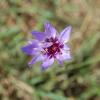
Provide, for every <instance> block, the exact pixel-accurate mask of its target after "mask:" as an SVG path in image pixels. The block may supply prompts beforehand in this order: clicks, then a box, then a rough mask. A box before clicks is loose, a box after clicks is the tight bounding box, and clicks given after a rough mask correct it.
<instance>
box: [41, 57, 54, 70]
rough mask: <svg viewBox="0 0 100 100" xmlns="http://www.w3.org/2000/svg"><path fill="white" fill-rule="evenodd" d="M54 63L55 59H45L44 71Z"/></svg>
mask: <svg viewBox="0 0 100 100" xmlns="http://www.w3.org/2000/svg"><path fill="white" fill-rule="evenodd" d="M53 63H54V58H51V59H49V58H47V59H45V61H43V63H42V69H47V68H48V67H50V66H51V65H52V64H53Z"/></svg>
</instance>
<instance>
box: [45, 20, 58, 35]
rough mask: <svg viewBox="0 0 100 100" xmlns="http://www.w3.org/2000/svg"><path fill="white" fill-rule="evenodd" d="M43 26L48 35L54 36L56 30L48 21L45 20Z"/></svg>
mask: <svg viewBox="0 0 100 100" xmlns="http://www.w3.org/2000/svg"><path fill="white" fill-rule="evenodd" d="M44 27H45V34H47V35H48V36H51V37H55V36H56V33H57V31H56V29H55V28H54V27H53V26H52V25H51V24H50V23H49V22H46V23H45V24H44Z"/></svg>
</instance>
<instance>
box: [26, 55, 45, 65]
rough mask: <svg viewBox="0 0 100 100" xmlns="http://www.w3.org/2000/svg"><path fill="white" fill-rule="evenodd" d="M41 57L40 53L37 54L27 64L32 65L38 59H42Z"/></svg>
mask: <svg viewBox="0 0 100 100" xmlns="http://www.w3.org/2000/svg"><path fill="white" fill-rule="evenodd" d="M43 59H44V57H43V56H42V55H39V56H36V57H34V58H33V59H32V60H31V61H30V62H29V63H28V64H29V65H33V64H35V63H36V62H38V61H42V60H43Z"/></svg>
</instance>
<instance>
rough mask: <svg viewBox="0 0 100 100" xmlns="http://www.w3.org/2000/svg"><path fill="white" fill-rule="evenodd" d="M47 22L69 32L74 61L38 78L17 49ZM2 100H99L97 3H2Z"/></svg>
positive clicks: (38, 73) (80, 0)
mask: <svg viewBox="0 0 100 100" xmlns="http://www.w3.org/2000/svg"><path fill="white" fill-rule="evenodd" d="M47 20H48V21H50V22H51V23H52V24H53V25H54V26H55V27H56V29H57V30H58V31H59V32H60V31H61V30H62V29H64V28H65V27H66V26H68V25H71V26H72V27H73V31H72V34H71V40H70V41H69V44H70V47H71V53H72V57H73V60H72V61H71V62H65V63H64V67H61V66H59V65H58V64H56V63H55V64H54V65H53V66H52V67H51V68H49V69H48V70H46V71H44V72H42V71H41V68H40V66H39V64H35V65H34V67H33V68H32V69H29V68H28V65H27V63H28V61H29V60H30V59H31V57H29V56H27V55H25V54H24V53H23V52H22V51H21V49H20V48H21V47H22V46H23V45H25V44H26V43H27V40H28V39H30V38H33V37H32V35H31V34H30V32H31V31H32V30H34V29H37V30H39V31H43V30H44V29H43V24H44V22H45V21H47ZM0 100H100V0H0Z"/></svg>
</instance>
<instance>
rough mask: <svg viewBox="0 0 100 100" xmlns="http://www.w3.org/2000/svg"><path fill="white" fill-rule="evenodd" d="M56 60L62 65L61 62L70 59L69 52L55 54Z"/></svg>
mask: <svg viewBox="0 0 100 100" xmlns="http://www.w3.org/2000/svg"><path fill="white" fill-rule="evenodd" d="M56 58H57V60H58V61H59V62H60V63H62V61H64V60H71V59H72V57H71V54H70V51H67V52H65V51H63V52H62V54H57V55H56Z"/></svg>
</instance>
